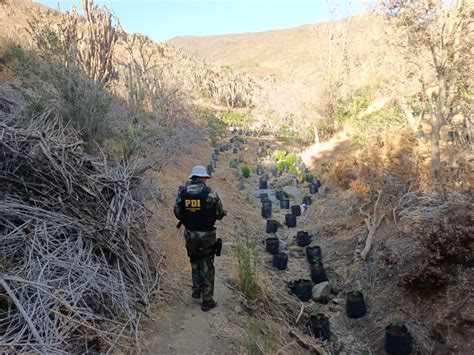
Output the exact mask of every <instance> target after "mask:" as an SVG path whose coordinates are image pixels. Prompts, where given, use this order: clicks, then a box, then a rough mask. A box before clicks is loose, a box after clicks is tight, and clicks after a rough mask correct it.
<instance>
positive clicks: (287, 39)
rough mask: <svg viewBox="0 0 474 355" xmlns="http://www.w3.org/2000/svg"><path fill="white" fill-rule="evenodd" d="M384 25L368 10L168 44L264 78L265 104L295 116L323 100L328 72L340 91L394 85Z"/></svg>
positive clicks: (396, 57) (392, 60)
mask: <svg viewBox="0 0 474 355" xmlns="http://www.w3.org/2000/svg"><path fill="white" fill-rule="evenodd" d="M386 28H387V20H386V19H385V18H384V17H383V16H382V15H381V14H378V13H367V14H363V15H359V16H354V17H350V18H346V19H344V20H341V21H337V22H332V23H321V24H314V25H305V26H301V27H297V28H293V29H285V30H275V31H268V32H261V33H249V34H236V35H226V36H204V37H179V38H174V39H172V40H170V41H168V43H169V44H172V45H174V46H176V47H179V48H182V49H183V50H184V51H185V52H188V53H190V54H193V55H197V56H199V57H202V58H206V59H207V60H209V61H211V62H215V63H218V64H220V65H226V66H230V67H232V68H235V69H236V70H240V71H245V72H247V73H251V74H254V75H257V76H259V77H260V78H261V79H263V80H264V81H265V82H266V85H265V88H266V90H265V91H266V93H267V94H268V96H269V101H270V102H269V105H268V106H269V107H271V108H272V109H274V110H275V111H277V112H281V113H283V114H285V113H286V114H287V115H288V114H290V113H293V114H296V115H298V114H301V113H306V114H307V113H308V112H309V111H314V108H315V106H317V105H318V104H321V103H323V102H324V99H325V97H326V96H327V90H328V85H329V77H330V76H332V77H333V80H335V81H337V85H340V86H341V91H342V92H341V94H342V95H344V94H348V93H350V92H351V90H354V89H356V88H359V87H360V86H363V85H367V84H370V83H373V82H376V81H381V80H386V81H388V82H391V83H394V82H395V83H397V81H396V80H394V76H396V70H397V69H395V68H397V66H396V63H397V62H399V60H400V54H399V53H397V52H396V50H394V49H393V48H391V47H390V46H389V45H388V43H387V41H388V37H387V35H386ZM331 39H332V40H331ZM331 63H332V64H331ZM394 89H395V88H394Z"/></svg>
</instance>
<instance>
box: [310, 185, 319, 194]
mask: <svg viewBox="0 0 474 355" xmlns="http://www.w3.org/2000/svg"><path fill="white" fill-rule="evenodd" d="M318 189H319V187H318V185H316V184H315V183H312V184H309V193H310V194H311V195H313V194H315V193H317V192H318Z"/></svg>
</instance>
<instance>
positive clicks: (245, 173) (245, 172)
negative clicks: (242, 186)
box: [242, 165, 250, 179]
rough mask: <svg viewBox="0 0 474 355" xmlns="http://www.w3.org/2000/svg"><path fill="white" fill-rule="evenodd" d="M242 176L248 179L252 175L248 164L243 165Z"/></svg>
mask: <svg viewBox="0 0 474 355" xmlns="http://www.w3.org/2000/svg"><path fill="white" fill-rule="evenodd" d="M242 176H243V177H244V178H246V179H248V178H249V177H250V168H249V167H248V166H247V165H244V166H243V167H242Z"/></svg>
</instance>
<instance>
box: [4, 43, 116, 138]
mask: <svg viewBox="0 0 474 355" xmlns="http://www.w3.org/2000/svg"><path fill="white" fill-rule="evenodd" d="M8 56H9V59H10V60H12V63H11V67H12V69H13V71H14V72H15V73H16V74H17V76H18V78H19V79H20V80H21V82H22V87H23V88H25V89H26V90H24V91H25V92H26V93H27V92H30V90H31V88H32V87H34V88H35V91H34V94H35V96H37V97H35V98H34V99H32V100H33V101H34V100H36V102H40V103H49V104H50V105H51V104H53V103H54V105H55V106H56V107H55V108H56V110H57V111H58V112H59V113H60V114H61V117H62V118H63V120H64V121H65V122H67V123H70V124H71V125H72V126H73V127H74V128H76V129H77V130H79V131H80V132H81V134H82V138H83V139H84V141H86V142H87V143H88V144H89V147H94V145H95V142H99V143H100V142H102V141H103V139H104V138H105V137H106V136H107V135H109V133H110V131H111V127H110V122H109V117H108V116H107V113H108V111H109V107H110V103H111V96H110V95H109V94H108V93H107V92H106V91H105V90H104V89H102V88H101V87H99V86H97V85H95V84H94V83H93V82H92V81H91V80H90V79H89V78H87V77H86V76H85V75H84V74H83V73H82V72H81V71H80V70H79V69H78V68H76V67H74V66H73V65H71V66H66V65H64V64H63V63H61V62H60V61H54V57H52V56H51V57H47V59H48V60H42V59H41V58H40V57H39V56H38V55H37V54H35V53H32V52H28V51H25V50H24V49H22V48H21V47H19V46H16V45H15V46H12V47H11V48H10V50H9V51H8Z"/></svg>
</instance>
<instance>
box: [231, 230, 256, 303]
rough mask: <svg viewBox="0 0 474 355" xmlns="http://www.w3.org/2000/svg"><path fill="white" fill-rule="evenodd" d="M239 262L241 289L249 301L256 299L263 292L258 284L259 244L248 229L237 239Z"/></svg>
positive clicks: (242, 231)
mask: <svg viewBox="0 0 474 355" xmlns="http://www.w3.org/2000/svg"><path fill="white" fill-rule="evenodd" d="M237 261H238V273H239V286H240V289H241V290H242V292H243V294H244V295H245V296H246V297H248V298H249V299H256V298H257V297H258V296H259V295H260V292H261V290H260V286H259V284H258V279H259V273H258V266H257V244H256V240H255V238H252V237H251V235H250V233H249V231H248V230H247V229H246V228H243V229H242V230H241V234H240V235H239V237H238V239H237Z"/></svg>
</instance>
